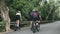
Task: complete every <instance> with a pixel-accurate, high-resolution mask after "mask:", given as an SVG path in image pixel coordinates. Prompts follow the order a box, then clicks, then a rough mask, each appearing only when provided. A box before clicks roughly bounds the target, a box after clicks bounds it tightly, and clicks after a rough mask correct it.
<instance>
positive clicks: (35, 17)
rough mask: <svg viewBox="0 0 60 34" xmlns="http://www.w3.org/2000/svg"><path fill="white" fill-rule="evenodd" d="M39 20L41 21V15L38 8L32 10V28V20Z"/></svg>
mask: <svg viewBox="0 0 60 34" xmlns="http://www.w3.org/2000/svg"><path fill="white" fill-rule="evenodd" d="M33 20H34V21H36V20H38V22H40V21H39V20H40V17H39V13H38V11H37V10H34V9H33V11H32V12H30V28H32V22H33Z"/></svg>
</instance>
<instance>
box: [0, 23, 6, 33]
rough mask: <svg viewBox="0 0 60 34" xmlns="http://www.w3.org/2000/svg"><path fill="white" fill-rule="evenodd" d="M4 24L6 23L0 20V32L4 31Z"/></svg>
mask: <svg viewBox="0 0 60 34" xmlns="http://www.w3.org/2000/svg"><path fill="white" fill-rule="evenodd" d="M5 25H6V23H5V22H4V23H3V22H0V32H4V31H6V28H5Z"/></svg>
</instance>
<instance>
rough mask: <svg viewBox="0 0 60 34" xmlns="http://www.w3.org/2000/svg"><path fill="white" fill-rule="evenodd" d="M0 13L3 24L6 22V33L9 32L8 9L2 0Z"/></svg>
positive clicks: (0, 0)
mask: <svg viewBox="0 0 60 34" xmlns="http://www.w3.org/2000/svg"><path fill="white" fill-rule="evenodd" d="M0 12H1V17H2V20H3V22H4V23H5V22H6V31H8V30H10V18H9V8H8V6H7V5H6V4H5V1H4V0H0Z"/></svg>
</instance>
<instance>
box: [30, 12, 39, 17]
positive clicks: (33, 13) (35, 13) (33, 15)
mask: <svg viewBox="0 0 60 34" xmlns="http://www.w3.org/2000/svg"><path fill="white" fill-rule="evenodd" d="M30 16H32V17H35V16H36V17H37V16H38V13H37V12H31V13H30Z"/></svg>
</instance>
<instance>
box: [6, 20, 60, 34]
mask: <svg viewBox="0 0 60 34" xmlns="http://www.w3.org/2000/svg"><path fill="white" fill-rule="evenodd" d="M6 34H60V21H56V22H53V23H48V24H42V25H41V26H40V31H39V32H36V33H33V32H32V31H31V30H30V28H29V27H26V28H24V29H23V30H19V31H15V32H14V31H13V32H10V33H6Z"/></svg>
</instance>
